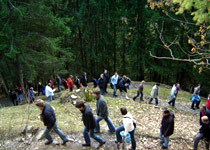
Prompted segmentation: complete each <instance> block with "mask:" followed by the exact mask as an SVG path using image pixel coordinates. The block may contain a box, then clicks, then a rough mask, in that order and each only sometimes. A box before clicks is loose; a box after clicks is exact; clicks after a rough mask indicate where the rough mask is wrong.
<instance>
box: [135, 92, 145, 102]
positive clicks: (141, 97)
mask: <svg viewBox="0 0 210 150" xmlns="http://www.w3.org/2000/svg"><path fill="white" fill-rule="evenodd" d="M139 94H141V96H140V100H143V92H141V93H140V92H139V91H137V94H136V96H134V97H133V99H134V100H135V99H136V98H137V97H138V96H139Z"/></svg>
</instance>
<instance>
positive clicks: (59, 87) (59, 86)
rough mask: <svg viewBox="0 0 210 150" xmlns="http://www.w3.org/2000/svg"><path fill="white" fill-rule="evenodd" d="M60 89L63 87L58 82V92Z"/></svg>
mask: <svg viewBox="0 0 210 150" xmlns="http://www.w3.org/2000/svg"><path fill="white" fill-rule="evenodd" d="M62 89H63V87H62V86H61V85H60V84H58V92H60V91H61V90H62Z"/></svg>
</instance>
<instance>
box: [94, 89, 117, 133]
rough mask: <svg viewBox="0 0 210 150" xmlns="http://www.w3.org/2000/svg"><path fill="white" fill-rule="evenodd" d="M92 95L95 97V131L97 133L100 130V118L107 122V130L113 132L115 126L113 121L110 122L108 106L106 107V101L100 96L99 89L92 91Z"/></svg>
mask: <svg viewBox="0 0 210 150" xmlns="http://www.w3.org/2000/svg"><path fill="white" fill-rule="evenodd" d="M93 97H94V98H95V99H96V114H97V116H98V117H97V118H96V128H95V133H99V132H100V125H99V122H100V121H101V120H102V119H104V121H106V123H107V125H108V127H109V131H110V132H114V131H115V127H114V125H113V123H112V122H111V120H110V119H109V117H108V116H109V111H108V107H107V104H106V101H105V100H104V98H103V97H102V96H101V94H100V91H98V90H95V91H93Z"/></svg>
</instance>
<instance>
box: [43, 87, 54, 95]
mask: <svg viewBox="0 0 210 150" xmlns="http://www.w3.org/2000/svg"><path fill="white" fill-rule="evenodd" d="M54 91H55V89H54V90H53V89H52V88H51V87H50V86H48V85H47V86H46V88H45V96H47V97H49V96H53V95H54V93H53V92H54Z"/></svg>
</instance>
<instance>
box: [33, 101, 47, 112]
mask: <svg viewBox="0 0 210 150" xmlns="http://www.w3.org/2000/svg"><path fill="white" fill-rule="evenodd" d="M34 104H35V105H36V106H37V107H38V108H39V109H40V110H43V108H44V106H45V102H44V101H43V100H42V99H37V100H35V101H34Z"/></svg>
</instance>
